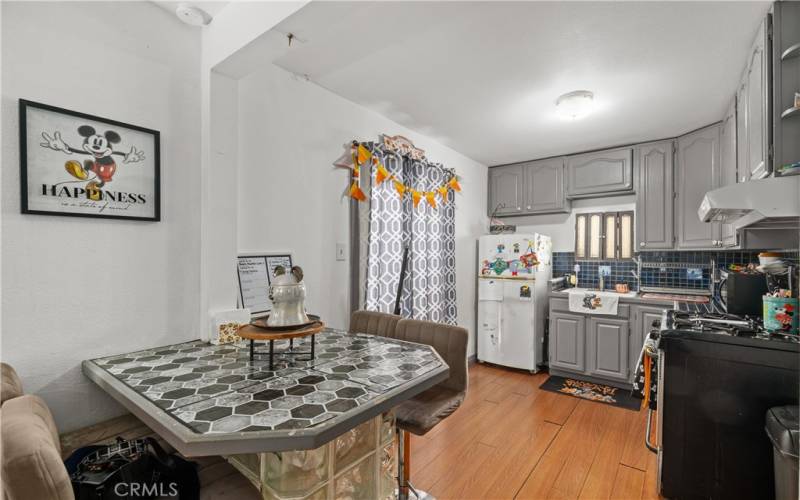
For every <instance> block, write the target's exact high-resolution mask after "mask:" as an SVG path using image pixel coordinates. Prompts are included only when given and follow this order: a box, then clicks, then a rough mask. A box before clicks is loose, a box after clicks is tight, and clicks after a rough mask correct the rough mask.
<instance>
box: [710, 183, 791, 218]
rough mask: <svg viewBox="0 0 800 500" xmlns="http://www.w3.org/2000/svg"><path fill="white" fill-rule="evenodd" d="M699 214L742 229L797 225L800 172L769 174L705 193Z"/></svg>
mask: <svg viewBox="0 0 800 500" xmlns="http://www.w3.org/2000/svg"><path fill="white" fill-rule="evenodd" d="M697 215H699V216H700V220H702V221H703V222H711V221H721V222H725V223H728V224H731V225H733V227H734V228H735V229H736V230H737V231H739V230H743V229H797V228H798V224H800V176H791V177H768V178H766V179H759V180H754V181H750V182H743V183H741V184H733V185H730V186H725V187H722V188H719V189H714V190H713V191H709V192H707V193H706V196H705V197H704V198H703V202H702V203H701V204H700V208H699V209H698V210H697Z"/></svg>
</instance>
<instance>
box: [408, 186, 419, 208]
mask: <svg viewBox="0 0 800 500" xmlns="http://www.w3.org/2000/svg"><path fill="white" fill-rule="evenodd" d="M409 191H411V200H412V201H413V202H414V208H417V205H419V201H420V200H421V199H422V193H420V192H419V191H416V190H414V189H410V190H409Z"/></svg>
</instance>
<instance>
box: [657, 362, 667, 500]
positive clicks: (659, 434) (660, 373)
mask: <svg viewBox="0 0 800 500" xmlns="http://www.w3.org/2000/svg"><path fill="white" fill-rule="evenodd" d="M665 356H666V353H665V352H664V349H659V350H658V377H657V380H658V394H657V395H656V404H657V408H658V411H657V413H656V440H657V441H656V444H657V446H656V449H657V451H656V453H657V454H658V461H657V466H658V479H657V481H656V488H657V491H658V492H659V494H660V493H661V459H662V454H663V449H662V443H663V441H662V439H661V437H662V428H661V426H662V422H663V421H664V419H663V418H662V416H663V415H664V358H665Z"/></svg>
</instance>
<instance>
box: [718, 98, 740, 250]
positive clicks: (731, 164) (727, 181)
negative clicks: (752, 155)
mask: <svg viewBox="0 0 800 500" xmlns="http://www.w3.org/2000/svg"><path fill="white" fill-rule="evenodd" d="M736 123H737V120H736V99H735V98H734V99H733V101H731V104H730V106H728V110H727V111H726V112H725V118H723V119H722V124H721V125H720V131H719V135H720V146H719V169H720V175H719V187H724V186H730V185H731V184H736V181H737V170H736ZM720 231H721V232H720V240H721V245H722V246H723V247H728V248H730V247H735V246H737V245H738V238H737V235H736V230H735V229H734V228H733V225H732V224H722V225H721V229H720Z"/></svg>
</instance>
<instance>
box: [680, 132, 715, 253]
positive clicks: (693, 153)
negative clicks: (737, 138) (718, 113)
mask: <svg viewBox="0 0 800 500" xmlns="http://www.w3.org/2000/svg"><path fill="white" fill-rule="evenodd" d="M719 140H720V125H719V124H715V125H711V126H710V127H705V128H702V129H700V130H697V131H695V132H692V133H690V134H686V135H684V136H682V137H679V138H678V157H677V161H676V169H675V184H676V189H675V191H676V193H675V194H676V198H675V203H676V210H675V217H676V219H677V221H676V224H675V228H676V230H677V247H678V249H698V248H717V247H719V240H720V225H719V223H718V222H703V221H701V220H700V217H699V216H698V215H697V209H698V208H699V207H700V203H701V202H702V201H703V197H704V196H705V194H706V192H708V191H710V190H712V189H714V188H715V187H717V186H718V183H719Z"/></svg>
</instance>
